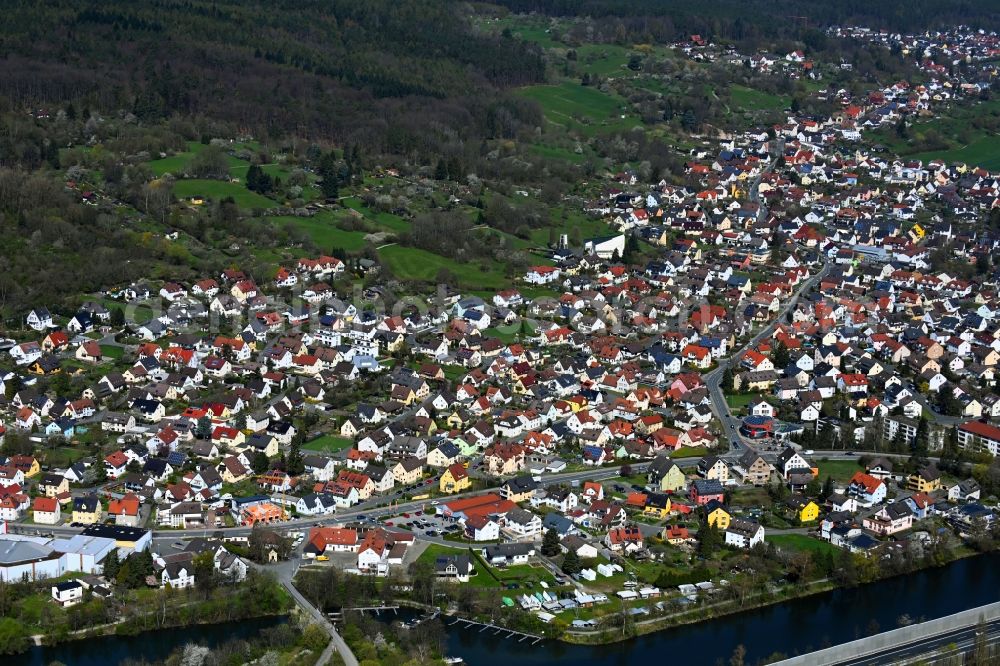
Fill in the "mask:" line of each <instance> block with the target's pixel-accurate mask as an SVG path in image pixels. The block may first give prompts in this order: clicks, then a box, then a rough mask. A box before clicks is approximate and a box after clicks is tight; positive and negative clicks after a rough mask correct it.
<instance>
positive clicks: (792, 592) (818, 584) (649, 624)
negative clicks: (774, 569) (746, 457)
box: [558, 549, 990, 645]
mask: <svg viewBox="0 0 1000 666" xmlns="http://www.w3.org/2000/svg"><path fill="white" fill-rule="evenodd" d="M989 554H990V553H979V552H976V551H971V550H968V549H960V550H956V551H954V552H953V555H954V556H953V557H952V558H950V559H948V560H947V561H945V562H942V563H940V564H936V565H929V566H925V567H920V568H918V569H916V570H914V571H909V572H903V573H898V574H894V575H890V576H885V577H881V578H877V579H875V580H872V581H868V582H866V583H862V584H863V585H875V584H878V583H880V582H884V581H888V580H892V579H894V578H901V577H904V576H909V575H913V574H919V573H921V572H923V571H928V570H932V569H939V568H941V567H946V566H948V565H950V564H953V563H955V562H958V561H959V560H963V559H966V558H972V557H977V556H986V555H989ZM851 587H857V586H850V587H849V586H844V585H838V584H836V583H835V582H834V581H832V580H830V579H829V578H824V579H820V580H815V581H810V582H809V583H806V584H805V585H804V586H803V587H800V588H788V587H783V588H781V589H779V590H778V591H776V592H770V591H766V592H762V593H760V594H757V595H754V596H753V597H751V598H750V600H749V602H744V603H739V602H738V601H737V600H736V599H731V600H727V601H724V602H718V603H714V604H706V605H701V606H697V607H695V608H691V609H689V610H684V611H680V612H677V613H672V614H669V615H663V616H659V617H652V618H649V619H644V620H636V621H634V622H633V623H632V625H631V627H630V628H631V631H630V632H629V633H626V632H623V631H622V627H621V626H620V625H619V626H618V627H615V628H613V629H601V630H596V631H565V632H563V634H562V635H561V636H559V637H558V638H559V640H561V641H564V642H566V643H570V644H576V645H607V644H612V643H620V642H622V641H627V640H629V639H631V638H634V637H636V636H645V635H648V634H652V633H656V632H658V631H664V630H667V629H670V628H673V627H680V626H684V625H690V624H697V623H699V622H705V621H707V620H712V619H716V618H723V617H726V616H729V615H735V614H739V613H744V612H747V611H752V610H757V609H764V608H767V607H769V606H773V605H776V604H782V603H785V602H789V601H793V600H797V599H804V598H807V597H812V596H815V595H818V594H823V593H826V592H833V591H836V590H842V589H851Z"/></svg>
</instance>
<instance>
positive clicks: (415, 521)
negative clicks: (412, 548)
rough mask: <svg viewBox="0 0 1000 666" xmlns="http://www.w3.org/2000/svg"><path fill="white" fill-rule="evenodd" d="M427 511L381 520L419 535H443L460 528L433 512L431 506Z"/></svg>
mask: <svg viewBox="0 0 1000 666" xmlns="http://www.w3.org/2000/svg"><path fill="white" fill-rule="evenodd" d="M428 509H430V510H429V511H413V512H407V513H404V514H401V515H399V516H394V517H392V518H387V519H385V520H383V521H382V523H383V524H384V525H385V526H386V527H396V528H400V527H401V528H404V529H407V530H410V531H412V532H413V533H414V534H417V535H419V536H429V537H443V536H445V535H446V534H456V533H458V532H460V531H461V530H462V528H461V526H460V525H459V524H458V523H456V522H454V521H452V520H451V519H450V518H445V517H444V516H438V515H436V514H435V513H434V512H433V507H428Z"/></svg>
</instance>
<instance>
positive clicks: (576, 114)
mask: <svg viewBox="0 0 1000 666" xmlns="http://www.w3.org/2000/svg"><path fill="white" fill-rule="evenodd" d="M519 94H521V95H522V96H524V97H527V98H528V99H532V100H534V101H536V102H538V103H539V104H540V105H541V107H542V110H543V111H544V113H545V118H546V119H547V120H548V121H549V122H551V123H553V124H556V125H560V126H562V127H566V128H567V129H577V130H580V131H582V132H584V133H585V134H594V133H596V132H597V131H598V130H601V129H626V128H630V127H635V126H639V125H641V123H640V122H639V120H638V119H636V118H630V117H625V118H622V117H621V116H622V114H623V113H625V111H624V110H623V105H624V102H623V100H621V99H619V98H618V97H617V96H614V95H608V94H605V93H603V92H601V91H600V90H597V89H596V88H591V87H589V86H582V85H580V84H579V83H575V82H569V81H568V82H565V83H561V84H558V85H537V86H528V87H526V88H522V89H521V90H520V91H519Z"/></svg>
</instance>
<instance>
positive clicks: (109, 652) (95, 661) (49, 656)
mask: <svg viewBox="0 0 1000 666" xmlns="http://www.w3.org/2000/svg"><path fill="white" fill-rule="evenodd" d="M287 621H288V618H287V617H286V616H271V617H258V618H251V619H249V620H240V621H239V622H225V623H222V624H199V625H195V626H193V627H184V628H178V629H164V630H162V631H146V632H143V633H141V634H135V635H134V636H101V637H100V638H88V639H86V640H81V641H70V642H67V643H61V644H59V645H52V646H42V647H35V648H32V649H31V650H30V651H28V652H25V653H23V654H19V655H14V656H13V657H3V658H2V660H0V663H3V664H4V666H48V665H49V664H51V663H52V662H54V661H58V662H62V663H63V664H66V666H118V664H121V663H122V662H123V661H125V659H127V658H129V657H131V658H132V659H135V660H137V661H138V660H140V659H145V660H146V661H148V662H155V661H161V660H163V659H166V658H167V656H169V655H170V653H171V652H173V650H174V649H175V648H177V647H180V646H182V645H185V644H187V643H197V644H198V645H205V646H207V647H214V646H217V645H221V644H222V643H225V642H226V641H228V640H232V639H236V638H252V637H253V636H256V635H257V634H258V633H259V632H260V631H261V630H262V629H266V628H268V627H274V626H277V625H279V624H283V623H285V622H287Z"/></svg>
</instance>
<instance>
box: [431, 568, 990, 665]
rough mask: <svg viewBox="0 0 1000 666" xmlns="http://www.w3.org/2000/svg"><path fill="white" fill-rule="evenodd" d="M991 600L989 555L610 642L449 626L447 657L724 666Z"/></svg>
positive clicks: (474, 661) (472, 661)
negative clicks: (735, 658)
mask: <svg viewBox="0 0 1000 666" xmlns="http://www.w3.org/2000/svg"><path fill="white" fill-rule="evenodd" d="M998 600H1000V553H992V554H988V555H981V556H978V557H970V558H965V559H962V560H958V561H957V562H952V563H951V564H949V565H947V566H944V567H940V568H935V569H925V570H923V571H920V572H918V573H915V574H912V575H909V576H898V577H896V578H890V579H888V580H884V581H880V582H877V583H872V584H870V585H865V586H861V587H856V588H851V589H837V590H832V591H830V592H825V593H822V594H817V595H814V596H810V597H803V598H801V599H795V600H792V601H787V602H784V603H781V604H776V605H773V606H768V607H765V608H757V609H753V610H749V611H746V612H743V613H738V614H735V615H727V616H725V617H720V618H717V619H713V620H708V621H705V622H700V623H697V624H691V625H685V626H681V627H675V628H672V629H666V630H664V631H659V632H656V633H653V634H647V635H645V636H640V637H639V638H635V639H632V640H629V641H625V642H621V643H613V644H609V645H598V646H590V645H588V646H582V645H569V644H566V643H560V642H556V641H547V642H545V643H539V644H538V645H536V646H534V647H531V646H529V645H528V641H525V643H517V642H516V639H512V640H505V639H501V638H494V637H492V636H490V635H489V633H490V632H489V631H486V632H483V633H479V630H478V629H458V628H450V631H449V633H448V654H449V655H453V656H459V657H463V658H464V659H465V661H466V663H467V664H469V666H499V665H507V664H517V665H518V666H530V665H532V664H538V665H539V666H541V665H550V664H565V665H566V666H598V665H599V666H633V665H634V664H661V663H678V664H684V665H685V666H714V665H715V664H717V663H725V664H728V663H729V658H730V656H732V654H733V651H734V650H735V649H736V647H737V646H738V645H740V644H742V645H743V646H744V647H745V648H746V650H747V654H746V659H745V662H746V663H747V664H755V663H757V661H758V660H760V659H763V658H765V657H768V656H770V655H772V654H774V653H775V652H776V651H780V652H782V653H785V654H786V655H788V656H792V655H794V654H802V653H807V652H811V651H812V650H816V649H819V648H821V647H826V646H827V645H833V644H838V643H846V642H847V641H852V640H854V639H856V638H860V637H862V636H865V635H868V634H869V633H873V632H871V631H870V630H869V627H873V626H874V625H873V624H872V621H873V620H874V621H875V622H876V623H878V626H879V628H880V629H879V630H880V631H888V630H889V629H895V628H896V627H897V620H898V618H899V617H900V616H901V615H903V614H908V615H909V616H910V617H911V618H914V619H915V620H916V619H925V620H930V619H933V618H936V617H942V616H945V615H951V614H952V613H956V612H958V611H961V610H966V609H968V608H975V607H976V606H982V605H984V604H988V603H992V602H994V601H998ZM875 633H877V632H875Z"/></svg>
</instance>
